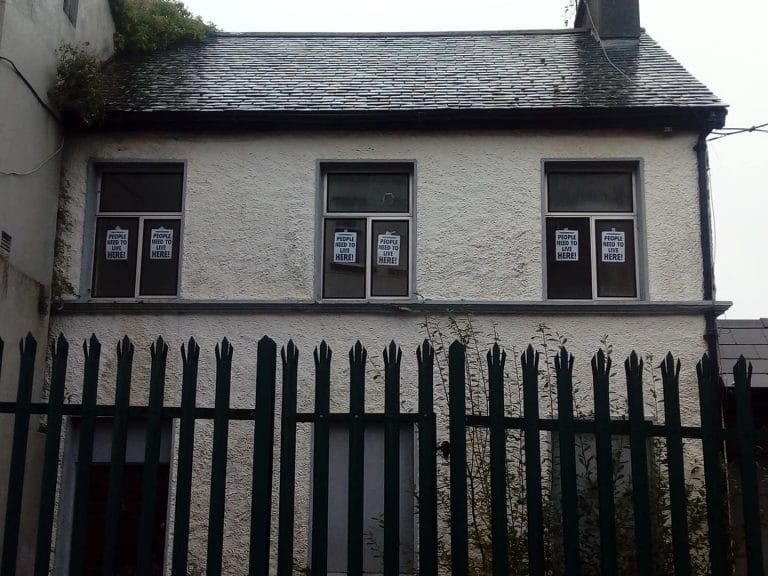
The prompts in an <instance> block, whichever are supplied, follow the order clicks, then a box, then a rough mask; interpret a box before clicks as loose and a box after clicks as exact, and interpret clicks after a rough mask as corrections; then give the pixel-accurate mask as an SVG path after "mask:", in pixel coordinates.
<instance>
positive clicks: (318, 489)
mask: <svg viewBox="0 0 768 576" xmlns="http://www.w3.org/2000/svg"><path fill="white" fill-rule="evenodd" d="M36 348H37V344H36V342H35V340H34V338H33V337H32V336H31V335H28V336H27V337H26V338H25V339H24V340H23V341H22V342H21V343H20V356H21V364H20V369H19V375H18V392H17V399H16V401H15V402H0V413H5V414H12V415H14V416H15V419H14V429H13V438H12V441H11V459H10V465H9V469H8V501H7V504H6V514H5V530H4V538H3V543H2V558H1V560H0V561H1V563H0V573H2V575H3V576H15V574H16V572H17V568H18V566H17V565H16V562H17V552H18V545H19V530H20V521H21V515H22V507H21V502H22V494H23V492H24V491H25V490H26V491H29V490H32V491H39V493H40V501H39V502H40V506H39V518H38V530H37V543H36V556H35V566H34V574H35V575H36V576H44V575H47V574H48V573H49V569H50V567H51V566H50V565H51V544H52V534H53V526H54V513H55V508H56V498H57V485H58V477H59V474H60V470H59V468H60V462H59V452H60V448H61V433H62V426H63V421H64V417H77V418H79V419H80V434H79V440H78V452H79V455H80V457H78V459H77V467H76V472H75V474H76V481H75V492H74V499H75V504H74V506H73V514H74V516H73V519H72V522H73V523H72V533H71V543H70V546H71V551H70V557H69V573H70V574H79V573H81V572H82V562H83V557H84V552H85V550H86V548H85V547H86V546H87V545H88V544H87V542H86V535H85V516H84V515H85V510H86V506H85V502H87V501H88V497H89V494H88V491H89V481H88V478H89V475H88V468H89V466H90V465H91V455H92V452H93V445H94V427H95V424H96V421H97V419H98V418H103V417H109V418H111V419H112V430H113V432H112V448H111V460H110V468H109V487H108V497H107V507H106V509H107V513H106V525H105V526H104V530H105V532H104V534H105V562H104V572H103V573H104V574H105V576H112V575H114V574H115V562H116V558H117V554H118V553H119V549H120V545H119V543H120V541H121V534H120V493H121V489H122V484H123V478H124V469H125V462H126V445H127V442H126V438H127V428H128V423H129V421H131V420H134V419H141V420H143V421H145V422H146V425H147V431H148V433H147V434H146V446H145V455H144V477H143V483H142V507H141V519H140V526H141V533H140V534H139V535H138V538H137V541H138V542H139V548H138V573H139V574H149V573H150V568H149V565H150V554H151V548H152V545H151V533H152V525H153V523H154V522H155V519H154V518H153V514H154V510H155V506H154V502H155V497H156V492H157V486H156V483H157V470H158V463H159V458H160V436H161V434H160V429H161V423H162V421H163V420H166V419H171V418H173V419H177V420H178V421H179V442H178V446H177V448H176V449H177V451H178V452H177V454H176V458H175V462H176V465H177V475H176V478H177V481H176V498H175V509H174V510H173V511H172V513H173V517H174V523H173V526H174V538H173V547H172V550H171V551H170V565H171V567H172V568H171V572H172V574H173V575H174V576H186V574H187V559H188V554H189V522H190V505H191V503H190V501H191V491H192V490H191V470H192V459H193V448H194V442H195V423H196V422H197V421H199V420H209V421H212V422H213V430H214V432H213V449H212V455H211V462H210V465H209V470H210V501H209V519H208V541H207V556H206V562H207V566H206V574H208V576H214V575H218V574H220V573H221V567H222V553H223V550H224V532H223V523H224V503H225V500H226V474H227V445H228V428H229V423H230V422H232V421H250V422H253V426H254V432H253V471H252V490H251V503H250V504H251V523H250V550H249V568H248V573H249V574H251V575H256V574H259V575H266V574H268V573H269V565H270V550H271V542H270V538H271V525H272V520H273V519H272V502H273V486H272V476H273V461H274V455H273V446H274V439H275V436H276V430H275V426H276V423H275V398H276V380H277V346H276V344H275V342H274V341H272V340H271V339H269V338H268V337H266V336H265V337H264V338H262V340H260V341H259V344H258V350H257V370H256V403H255V407H254V409H252V410H251V409H234V408H231V407H230V403H229V399H230V398H229V396H230V384H231V374H232V357H233V348H232V345H231V344H230V343H229V342H228V341H227V339H224V341H223V342H222V343H221V345H220V346H217V347H216V350H215V355H216V381H215V405H214V407H199V406H197V405H196V392H197V389H198V377H197V373H198V360H199V356H200V348H199V346H198V345H197V343H196V342H195V340H194V339H193V338H192V339H190V340H189V342H188V344H187V345H186V346H182V348H181V355H182V362H183V364H182V365H183V375H182V390H181V406H178V407H176V406H165V405H163V393H164V388H165V366H166V358H167V354H168V346H167V344H166V343H165V342H164V341H163V339H162V338H159V339H158V340H157V342H155V343H154V344H153V345H152V347H151V357H152V366H151V374H150V394H149V402H148V405H147V406H131V405H130V389H131V371H132V362H133V353H134V345H133V344H132V343H131V341H130V340H129V339H128V338H127V337H126V338H124V339H123V340H122V341H121V342H119V343H118V345H117V352H116V356H117V382H116V387H115V401H114V404H111V405H100V404H97V401H96V399H97V393H98V386H99V382H98V376H99V363H100V356H101V345H100V343H99V341H98V340H97V339H96V337H95V336H93V337H91V338H90V340H89V342H86V343H84V345H83V351H84V354H85V364H84V366H85V368H84V379H83V394H82V402H81V403H78V404H71V403H65V401H64V399H65V398H64V389H65V382H66V377H67V374H66V372H67V358H68V354H69V346H68V343H67V341H66V339H65V338H64V337H63V336H60V337H59V338H58V339H57V340H56V341H55V342H54V343H53V344H52V346H51V363H50V366H51V375H50V394H49V398H48V402H46V403H33V402H32V401H31V400H32V383H33V380H34V365H35V356H36ZM2 355H3V344H2V341H0V370H1V369H2ZM280 356H281V359H282V409H281V420H280V424H279V425H280V430H279V432H280V474H279V490H278V491H279V496H280V498H279V514H278V518H276V519H275V520H276V521H277V523H278V530H277V534H278V542H277V548H276V549H277V557H276V558H274V559H273V560H274V561H275V562H276V564H275V565H276V567H277V573H278V574H279V575H281V576H287V575H288V574H292V573H293V572H294V569H295V567H294V553H295V550H294V496H295V490H296V486H295V481H296V429H297V426H298V425H299V424H300V423H311V424H312V426H313V440H312V442H313V445H312V459H313V462H314V465H313V470H312V480H311V490H312V494H313V497H312V518H313V519H314V522H313V525H312V529H311V533H310V541H311V566H312V568H311V573H312V574H316V575H325V574H326V573H327V562H328V558H327V549H328V529H327V527H328V491H329V485H328V477H329V427H330V425H331V423H343V424H345V425H346V426H347V428H348V430H349V461H348V478H349V490H348V498H349V500H348V503H349V506H348V547H347V562H348V573H349V574H355V575H361V574H362V573H363V547H364V540H363V533H362V526H363V520H364V519H363V479H364V474H365V470H364V466H363V462H364V450H365V443H364V431H365V428H366V425H367V424H369V423H374V422H377V423H383V424H384V430H385V432H384V433H385V444H384V463H383V464H384V474H385V477H386V478H390V479H391V478H398V477H399V466H400V456H399V449H400V445H399V431H400V429H401V427H402V426H403V425H411V426H415V427H416V428H417V429H418V471H419V473H418V496H417V498H418V559H419V561H418V573H419V574H422V575H424V576H435V575H436V574H437V573H438V531H439V530H450V548H451V553H450V561H451V573H452V574H454V575H456V576H460V575H462V576H463V575H468V574H469V565H470V564H469V559H470V557H471V554H472V552H471V551H470V550H469V549H468V548H469V541H468V533H467V523H468V512H467V475H466V469H467V446H466V443H467V430H468V427H479V428H487V429H488V431H489V437H490V451H489V457H490V485H491V491H490V500H491V501H490V502H489V503H488V510H489V511H490V522H491V541H492V559H493V563H492V570H493V575H494V576H503V575H505V574H507V573H508V566H507V552H506V551H507V546H508V538H509V534H508V526H507V516H508V513H509V510H508V498H507V491H508V489H509V487H508V486H507V485H506V474H505V472H506V466H507V461H506V460H507V457H508V449H507V444H506V442H507V437H508V433H509V431H510V430H517V431H521V432H522V435H523V442H524V452H525V455H526V458H525V467H526V478H525V482H526V494H527V499H526V502H525V507H526V511H527V513H526V518H527V524H528V525H527V535H528V541H527V548H528V567H529V573H530V574H532V575H535V576H542V575H544V574H545V573H546V570H547V569H546V567H545V565H544V546H545V543H544V540H545V528H544V519H543V511H542V482H541V478H542V461H541V440H540V435H541V433H543V432H544V433H552V432H556V433H557V434H558V443H557V444H558V455H559V463H560V464H559V466H560V468H559V477H558V478H559V494H560V496H559V499H560V502H559V504H560V507H559V513H560V514H561V522H562V558H563V571H564V572H563V573H564V574H568V575H569V576H570V575H578V574H580V573H581V572H580V571H581V565H582V560H583V558H582V557H581V554H582V551H581V549H580V546H579V542H580V530H581V529H582V528H581V526H580V522H579V507H578V504H577V491H578V485H577V484H578V480H577V463H576V451H575V442H576V436H577V435H578V434H588V435H593V436H594V438H595V446H596V459H597V475H598V502H597V505H598V508H599V517H600V526H599V536H600V570H601V573H602V574H606V575H608V574H616V573H617V572H618V567H617V558H616V546H617V543H616V539H615V526H614V510H615V502H614V495H615V494H614V489H615V487H614V479H613V475H612V473H611V466H612V464H611V458H612V453H611V442H612V439H613V438H615V437H618V436H623V437H626V438H628V439H629V444H630V458H631V471H632V508H633V512H634V514H633V516H634V534H635V547H636V555H635V561H636V563H637V565H636V567H635V568H636V572H634V573H637V574H651V573H652V570H653V568H652V565H651V561H650V554H649V551H650V549H651V546H652V545H653V544H652V518H651V516H652V514H651V507H650V503H649V500H650V489H649V455H648V452H647V447H648V440H649V439H650V438H662V439H665V440H666V447H667V452H666V464H667V467H668V475H669V495H668V497H669V502H670V523H671V532H672V548H673V564H674V573H675V574H676V575H689V574H691V559H690V548H689V538H688V536H689V535H688V526H687V520H686V491H685V472H684V450H683V441H684V440H685V439H696V440H701V446H702V454H703V461H704V484H705V488H706V504H707V521H708V543H709V550H708V552H709V559H710V568H711V574H712V575H713V576H721V575H722V576H725V575H726V574H728V573H729V568H728V566H727V560H726V556H727V554H726V549H727V542H729V536H728V535H727V534H725V533H724V531H723V510H724V507H723V500H724V498H725V497H726V494H724V493H723V490H722V481H721V480H722V476H721V459H722V455H723V447H724V442H725V441H726V440H731V441H734V442H736V443H737V444H738V446H739V450H740V454H741V462H740V475H741V485H742V492H743V508H744V514H743V516H744V535H745V551H746V553H745V558H746V565H747V570H748V574H749V575H750V576H752V575H758V574H763V551H762V534H761V524H760V515H759V501H758V488H757V486H758V475H757V467H756V465H755V459H754V455H755V451H756V446H757V445H758V444H760V443H765V442H766V441H768V434H767V433H765V432H762V431H758V430H756V429H755V426H754V424H753V421H752V412H751V410H752V408H751V397H750V382H751V376H752V367H751V364H750V365H748V364H747V362H746V360H745V359H744V358H743V357H742V358H741V359H739V361H738V363H737V364H736V366H735V367H734V378H735V382H736V388H735V391H736V394H735V401H736V412H737V425H736V427H735V428H734V429H724V428H723V426H722V418H721V408H722V407H721V400H720V393H719V387H720V381H719V376H718V374H717V368H716V365H715V363H714V362H713V361H712V360H711V359H710V358H709V357H708V356H706V355H705V356H704V357H703V358H702V360H701V361H700V362H699V363H698V364H697V366H696V371H697V377H698V384H699V395H700V410H701V426H700V427H690V426H683V425H682V424H681V418H680V402H679V376H680V362H679V361H676V360H675V358H674V357H673V356H672V355H671V354H668V355H667V357H666V358H665V359H664V361H663V363H662V365H661V374H662V380H663V389H664V408H665V421H664V424H663V425H659V424H654V423H651V422H649V421H647V420H646V418H645V414H644V402H643V361H642V360H640V359H639V357H638V355H637V354H635V353H634V352H633V353H632V354H631V355H630V357H629V358H628V359H627V360H626V362H625V364H624V368H625V376H626V385H627V406H628V418H627V419H621V420H616V419H612V418H611V413H610V405H609V401H610V396H609V385H610V378H611V359H610V358H609V357H606V355H605V354H604V353H603V352H602V351H600V352H598V353H597V354H596V355H595V356H594V357H593V359H592V372H593V385H594V398H595V412H594V413H595V417H594V419H582V418H575V417H574V390H573V378H572V375H573V364H574V358H573V356H571V355H570V354H569V353H568V352H567V350H565V348H561V349H560V351H559V353H558V354H557V356H556V357H555V358H554V366H555V375H556V383H557V408H558V418H557V419H552V418H541V417H540V416H539V386H540V374H539V353H538V352H536V351H535V350H534V349H533V348H532V347H531V346H529V347H528V348H527V349H526V350H525V352H524V353H523V355H522V356H521V358H520V366H521V368H522V387H523V390H522V393H523V407H524V410H523V414H522V416H521V417H512V416H507V415H506V411H505V405H504V398H505V395H504V387H505V382H504V374H505V371H504V368H505V363H506V361H507V357H506V353H505V352H504V351H503V350H502V349H501V348H500V347H499V346H498V345H494V346H493V348H492V349H491V350H490V351H489V352H488V355H487V363H488V377H489V394H488V406H487V414H486V415H478V414H467V413H466V394H467V382H466V367H467V359H466V349H465V346H464V345H463V344H461V343H460V342H458V341H457V342H454V343H453V344H452V345H451V347H450V349H449V417H448V422H447V425H448V431H449V435H450V449H451V451H450V468H449V477H450V492H451V494H450V522H449V524H450V527H448V526H440V525H439V523H438V515H437V506H438V504H437V502H438V498H437V493H438V483H437V476H438V474H437V468H436V458H437V452H436V446H437V428H436V423H437V419H436V414H435V410H434V398H433V386H434V382H433V375H434V358H435V351H434V350H433V348H432V346H431V345H430V344H429V342H427V341H425V342H424V343H423V345H422V346H421V347H419V348H418V349H417V351H416V357H417V364H418V412H417V413H403V412H402V411H401V407H400V390H401V382H400V365H401V360H402V351H401V350H400V348H398V347H397V345H396V344H395V343H394V342H392V343H391V344H390V345H389V346H388V347H387V348H386V349H385V350H384V354H383V360H384V380H385V383H384V386H385V392H384V396H385V409H384V412H383V413H371V412H366V411H365V366H366V362H367V351H366V349H365V348H364V347H363V346H362V344H361V343H360V342H357V343H356V344H355V346H354V347H353V348H352V349H351V350H350V352H349V365H350V407H349V412H348V413H336V412H331V411H330V402H329V397H330V383H331V360H332V352H331V350H330V348H329V347H328V345H327V344H326V343H325V342H323V343H321V344H320V346H319V347H317V348H316V349H315V351H314V361H315V408H314V411H312V412H304V413H303V412H297V381H298V360H299V350H298V348H297V347H296V346H295V345H294V343H293V342H292V341H291V342H289V343H288V344H287V345H286V346H285V347H283V349H282V351H281V354H280ZM32 415H46V416H47V425H46V440H45V448H44V456H43V458H44V459H43V470H42V479H41V485H40V486H33V485H31V484H29V483H28V482H27V483H25V477H24V472H25V461H26V449H27V440H28V435H29V425H30V417H31V416H32ZM399 489H400V486H399V482H396V481H394V482H393V481H389V482H386V484H385V491H384V504H385V507H384V509H385V514H384V520H383V522H384V546H383V558H382V561H383V572H384V574H386V575H387V576H393V575H396V574H399V573H400V570H401V568H400V566H399V547H400V535H399V533H398V527H399V525H400V524H399V523H400V518H399V506H398V504H397V503H398V502H399V499H400V493H399ZM25 568H26V567H25Z"/></svg>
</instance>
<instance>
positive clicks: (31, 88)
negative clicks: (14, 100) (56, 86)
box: [0, 56, 64, 176]
mask: <svg viewBox="0 0 768 576" xmlns="http://www.w3.org/2000/svg"><path fill="white" fill-rule="evenodd" d="M0 60H2V61H3V62H5V63H6V64H7V65H8V66H10V68H11V70H13V72H14V73H15V74H16V76H18V77H19V78H20V79H21V81H22V82H23V83H24V84H25V85H26V87H27V88H29V91H30V92H32V94H33V95H34V97H35V99H36V100H37V101H38V102H39V103H40V105H41V106H42V107H43V108H45V110H46V111H47V112H48V113H49V114H50V115H51V116H52V117H53V118H54V119H55V120H56V121H57V122H59V123H61V117H60V116H59V114H58V113H57V112H56V111H55V110H53V108H51V107H50V106H49V105H48V103H47V102H46V101H45V100H43V98H42V97H41V96H40V94H38V93H37V90H35V87H34V86H32V84H31V83H30V81H29V80H27V78H26V77H25V76H24V74H22V73H21V70H19V68H18V66H16V63H15V62H14V61H13V60H11V59H10V58H7V57H5V56H0ZM63 148H64V139H63V138H62V139H61V143H60V144H59V147H58V148H56V150H55V151H54V152H53V153H52V154H50V155H49V156H48V157H47V158H45V159H44V160H43V161H42V162H40V163H39V164H38V165H37V166H35V167H34V168H32V169H31V170H27V171H14V170H0V175H2V176H30V175H32V174H34V173H35V172H37V171H38V170H40V169H41V168H42V167H43V166H45V165H46V164H48V162H50V161H51V160H53V159H54V158H55V157H56V156H57V155H58V154H59V153H60V152H61V151H62V149H63Z"/></svg>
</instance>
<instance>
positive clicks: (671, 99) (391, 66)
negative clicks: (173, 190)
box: [106, 30, 724, 112]
mask: <svg viewBox="0 0 768 576" xmlns="http://www.w3.org/2000/svg"><path fill="white" fill-rule="evenodd" d="M608 54H609V55H610V58H611V60H612V61H613V62H614V63H615V65H616V66H617V67H618V68H620V69H621V70H622V71H623V72H624V73H625V74H627V76H629V77H630V80H628V79H626V78H625V77H623V76H622V74H621V73H619V72H618V71H617V70H615V69H614V68H613V66H611V64H610V63H609V62H608V60H607V59H606V57H605V55H604V54H603V52H602V50H601V48H600V46H599V44H598V43H597V42H596V41H595V40H594V39H593V38H592V37H591V36H590V34H589V32H588V31H585V30H562V31H560V30H558V31H517V32H448V33H393V34H383V33H382V34H341V33H340V34H266V33H264V34H261V33H259V34H251V33H247V34H217V35H216V36H214V37H212V38H211V39H209V40H208V41H206V42H204V43H203V44H186V45H180V46H176V47H174V48H172V49H171V50H169V51H166V52H159V53H155V54H151V55H149V56H145V57H143V58H141V59H135V58H124V59H117V60H115V61H113V62H111V63H110V64H109V65H108V67H107V86H106V88H107V109H108V110H109V111H118V112H146V111H155V112H160V111H163V112H214V111H239V112H240V111H247V112H261V111H263V112H323V111H327V112H376V111H381V112H386V111H419V110H424V111H436V110H469V111H472V110H528V109H530V110H542V109H556V108H577V109H584V108H597V109H600V108H624V107H640V108H646V107H651V108H662V107H683V108H701V107H722V106H724V104H723V103H722V102H721V101H720V100H719V99H718V98H717V97H716V96H715V95H714V94H712V92H710V91H709V90H708V89H707V88H706V87H705V86H704V85H702V84H701V83H700V82H699V81H698V80H696V79H695V78H694V77H693V76H691V75H690V74H689V73H688V72H687V71H686V70H685V69H684V68H683V67H682V66H681V65H680V64H679V63H678V62H677V61H676V60H674V59H673V58H672V57H671V56H670V55H669V54H668V53H667V52H665V51H664V50H663V49H662V48H661V47H659V45H658V44H656V42H655V41H654V40H653V39H651V38H650V37H649V36H647V35H643V36H642V37H641V39H640V41H639V44H638V43H634V44H633V43H632V42H629V43H626V42H625V43H623V44H618V45H614V46H612V47H609V48H608Z"/></svg>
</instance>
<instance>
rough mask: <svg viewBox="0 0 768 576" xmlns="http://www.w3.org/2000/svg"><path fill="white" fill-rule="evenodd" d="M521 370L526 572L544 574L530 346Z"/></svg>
mask: <svg viewBox="0 0 768 576" xmlns="http://www.w3.org/2000/svg"><path fill="white" fill-rule="evenodd" d="M520 363H521V366H522V370H523V410H524V414H523V419H524V423H523V430H524V433H525V487H526V495H527V496H526V497H527V503H526V506H527V510H528V572H529V574H532V575H533V576H543V574H544V510H543V505H542V494H541V439H540V438H539V431H540V427H539V389H538V386H539V353H538V352H535V351H534V350H533V346H531V345H530V344H529V345H528V348H527V349H526V351H525V352H524V353H523V355H522V356H521V357H520Z"/></svg>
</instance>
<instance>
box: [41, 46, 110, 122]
mask: <svg viewBox="0 0 768 576" xmlns="http://www.w3.org/2000/svg"><path fill="white" fill-rule="evenodd" d="M56 56H57V60H56V83H55V84H54V85H53V88H52V89H51V90H50V91H49V93H48V96H49V97H50V99H51V103H52V104H53V105H54V106H55V107H56V108H58V109H59V110H60V111H62V112H67V113H72V114H74V115H75V116H76V117H77V118H78V119H79V120H80V122H82V124H84V125H85V126H91V125H92V124H96V123H97V122H98V121H99V120H101V118H102V117H103V116H104V88H103V86H104V76H103V73H102V71H101V61H100V60H99V59H98V58H97V57H96V56H95V55H94V54H93V53H91V51H90V50H89V49H88V43H87V42H86V43H85V44H83V45H82V46H73V45H72V44H64V45H62V46H61V47H60V48H59V49H58V50H57V51H56Z"/></svg>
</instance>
